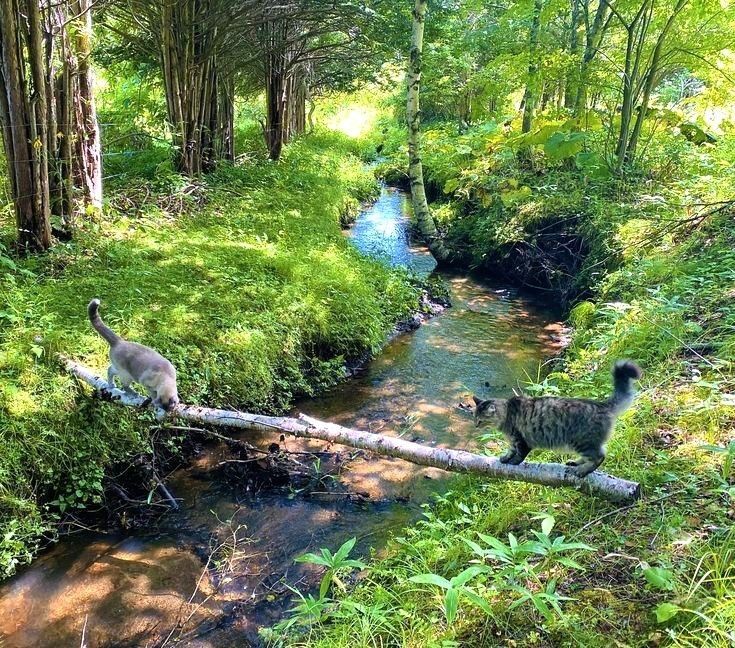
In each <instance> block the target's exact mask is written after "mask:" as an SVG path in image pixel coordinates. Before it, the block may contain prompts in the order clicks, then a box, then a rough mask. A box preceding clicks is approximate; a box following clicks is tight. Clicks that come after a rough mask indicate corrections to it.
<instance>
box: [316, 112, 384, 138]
mask: <svg viewBox="0 0 735 648" xmlns="http://www.w3.org/2000/svg"><path fill="white" fill-rule="evenodd" d="M377 119H378V110H377V108H373V107H372V106H352V107H350V108H344V109H342V110H339V111H338V112H337V113H335V114H334V115H333V116H331V117H330V118H329V119H328V120H327V126H328V127H329V128H331V129H332V130H336V131H339V132H341V133H344V134H345V135H347V137H354V138H358V137H362V136H363V135H365V134H367V133H368V132H369V131H370V129H372V128H373V126H374V125H375V121H376V120H377Z"/></svg>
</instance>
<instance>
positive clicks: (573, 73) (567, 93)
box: [563, 0, 582, 109]
mask: <svg viewBox="0 0 735 648" xmlns="http://www.w3.org/2000/svg"><path fill="white" fill-rule="evenodd" d="M580 2H582V0H571V5H572V6H571V14H570V24H569V55H570V56H571V58H572V61H573V64H572V67H571V69H570V70H569V72H567V75H566V82H565V84H564V92H563V95H564V107H565V108H569V109H571V108H574V101H575V99H576V96H577V86H578V84H579V68H578V67H575V66H576V65H577V57H578V56H579V34H578V32H577V30H578V29H579V21H580V9H581V7H580Z"/></svg>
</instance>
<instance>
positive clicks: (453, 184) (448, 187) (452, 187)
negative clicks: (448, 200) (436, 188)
mask: <svg viewBox="0 0 735 648" xmlns="http://www.w3.org/2000/svg"><path fill="white" fill-rule="evenodd" d="M457 187H459V178H449V180H447V181H446V182H445V183H444V193H445V194H450V193H452V192H454V191H456V189H457Z"/></svg>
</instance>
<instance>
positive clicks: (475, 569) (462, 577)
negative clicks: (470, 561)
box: [449, 565, 487, 587]
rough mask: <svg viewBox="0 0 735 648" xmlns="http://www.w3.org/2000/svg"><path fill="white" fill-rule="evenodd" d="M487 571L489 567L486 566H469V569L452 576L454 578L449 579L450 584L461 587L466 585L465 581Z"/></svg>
mask: <svg viewBox="0 0 735 648" xmlns="http://www.w3.org/2000/svg"><path fill="white" fill-rule="evenodd" d="M485 571H487V568H486V567H485V566H483V565H473V566H472V567H468V568H467V569H465V570H463V571H461V572H460V573H459V574H457V575H456V576H455V577H454V578H452V580H450V581H449V584H450V585H451V586H452V587H460V586H461V585H464V584H465V583H467V582H469V581H471V580H472V579H473V578H474V577H475V576H477V575H478V574H481V573H483V572H485Z"/></svg>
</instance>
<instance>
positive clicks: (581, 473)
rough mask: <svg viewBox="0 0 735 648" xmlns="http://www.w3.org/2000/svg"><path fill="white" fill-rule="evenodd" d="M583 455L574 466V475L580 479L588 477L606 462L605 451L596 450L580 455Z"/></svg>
mask: <svg viewBox="0 0 735 648" xmlns="http://www.w3.org/2000/svg"><path fill="white" fill-rule="evenodd" d="M580 454H581V455H582V458H581V460H579V461H577V462H575V463H574V464H571V465H573V470H574V473H575V474H576V475H577V477H579V478H583V477H586V476H587V475H589V474H590V473H591V472H594V471H595V470H597V468H598V467H599V466H600V464H601V463H602V462H603V461H605V449H604V448H595V449H594V450H585V451H584V452H582V453H580Z"/></svg>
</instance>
